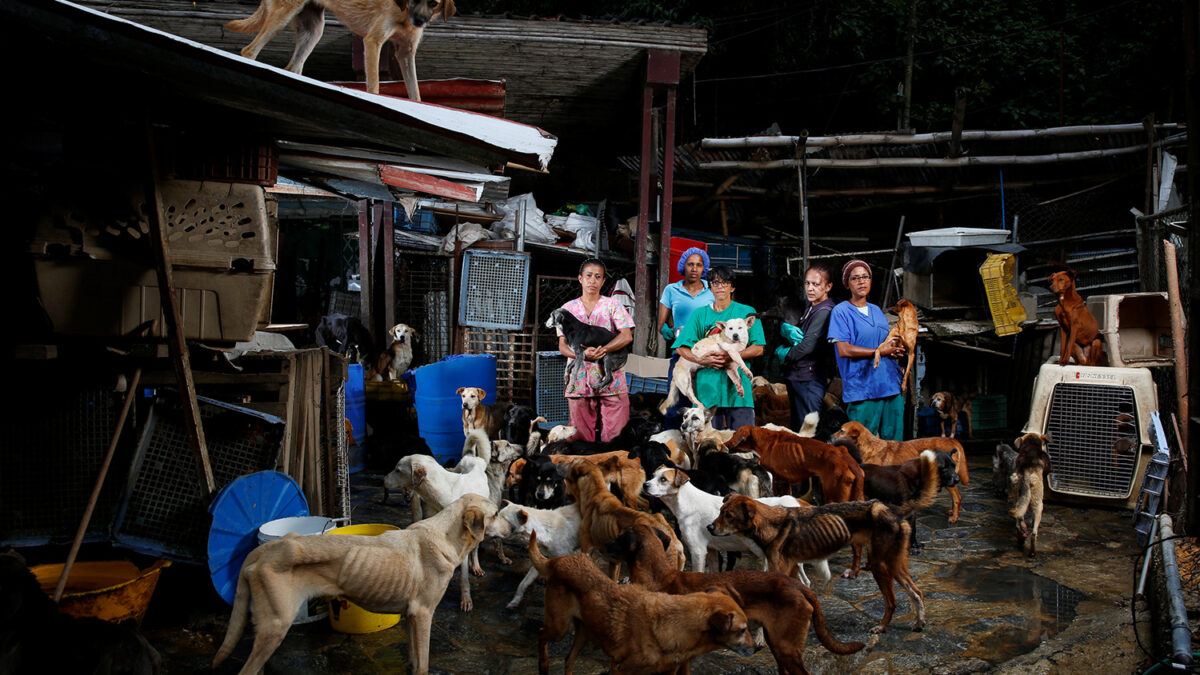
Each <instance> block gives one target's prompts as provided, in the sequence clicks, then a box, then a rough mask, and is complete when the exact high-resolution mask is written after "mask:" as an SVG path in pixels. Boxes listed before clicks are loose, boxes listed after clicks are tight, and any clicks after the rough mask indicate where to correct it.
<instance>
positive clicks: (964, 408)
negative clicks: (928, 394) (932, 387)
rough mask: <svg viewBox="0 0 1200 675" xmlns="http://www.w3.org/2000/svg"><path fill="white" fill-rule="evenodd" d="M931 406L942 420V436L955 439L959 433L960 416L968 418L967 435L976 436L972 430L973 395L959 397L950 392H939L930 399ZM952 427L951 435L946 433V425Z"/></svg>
mask: <svg viewBox="0 0 1200 675" xmlns="http://www.w3.org/2000/svg"><path fill="white" fill-rule="evenodd" d="M929 405H930V406H932V407H933V411H934V412H936V413H937V416H938V419H939V420H941V426H942V436H943V437H945V436H949V437H950V438H954V435H955V433H956V432H957V431H958V418H959V415H960V414H965V415H966V416H967V435H968V436H974V435H975V431H974V430H973V429H971V395H970V394H968V395H966V396H958V395H956V394H954V393H951V392H948V391H939V392H938V393H936V394H934V395H933V398H931V399H929ZM947 424H949V425H950V433H949V434H947V433H946V425H947Z"/></svg>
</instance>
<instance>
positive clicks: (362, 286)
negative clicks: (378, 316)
mask: <svg viewBox="0 0 1200 675" xmlns="http://www.w3.org/2000/svg"><path fill="white" fill-rule="evenodd" d="M374 250H375V247H374V246H372V245H371V202H370V200H367V199H360V200H359V202H358V287H359V293H358V318H359V319H361V320H362V321H364V322H366V321H370V317H371V272H372V271H373V270H374V268H375V266H374V265H373V264H372V262H373V261H372V260H371V253H372V252H373V251H374ZM368 325H369V324H368Z"/></svg>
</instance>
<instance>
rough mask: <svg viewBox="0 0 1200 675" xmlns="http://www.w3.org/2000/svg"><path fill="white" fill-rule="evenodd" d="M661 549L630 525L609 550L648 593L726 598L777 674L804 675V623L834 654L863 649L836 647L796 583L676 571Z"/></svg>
mask: <svg viewBox="0 0 1200 675" xmlns="http://www.w3.org/2000/svg"><path fill="white" fill-rule="evenodd" d="M663 546H664V542H663V541H662V535H661V534H660V533H658V532H656V531H655V530H651V529H649V528H647V527H644V526H642V525H635V526H634V527H633V529H632V530H629V531H628V532H625V533H624V534H622V535H621V536H620V537H619V538H617V539H616V540H615V541H614V542H613V543H612V544H611V545H610V546H609V550H610V551H612V552H614V553H619V554H620V555H622V556H623V557H624V559H625V562H627V563H629V568H630V581H631V582H632V583H634V584H639V585H641V586H645V587H646V588H647V589H649V590H652V591H662V592H666V593H671V594H675V595H680V594H683V593H700V592H705V591H711V590H713V589H715V590H718V591H721V592H724V593H726V594H728V595H729V596H730V597H731V598H733V599H734V601H736V602H737V604H738V606H739V607H741V608H742V611H744V612H746V618H747V619H749V620H750V622H751V625H752V626H753V625H755V624H757V625H759V626H762V627H763V628H765V629H766V638H767V645H768V646H770V648H771V654H772V655H774V656H775V662H776V663H777V664H778V665H779V672H780V673H783V674H785V675H792V674H794V673H803V674H806V673H808V669H807V668H805V667H804V643H805V642H807V641H808V625H809V622H810V620H811V622H812V627H813V632H814V633H816V635H817V639H818V640H820V641H821V644H822V645H824V646H825V648H826V649H828V650H829V651H831V652H833V653H834V654H853V653H854V652H856V651H858V650H860V649H862V648H863V643H861V642H848V643H842V642H838V641H837V639H836V638H834V637H833V636H832V635H830V633H829V630H828V628H826V626H825V614H824V613H823V612H821V603H820V601H819V600H817V594H816V593H813V592H812V589H810V588H809V587H808V586H805V585H804V584H802V583H800V581H799V580H797V579H794V578H789V577H784V576H782V575H779V574H775V573H773V572H759V571H751V570H731V571H728V572H719V573H716V574H704V573H701V572H680V571H678V570H675V569H673V568H672V567H671V565H670V564H669V563H668V562H667V557H666V553H665V551H664V550H663ZM613 549H620V550H619V551H613Z"/></svg>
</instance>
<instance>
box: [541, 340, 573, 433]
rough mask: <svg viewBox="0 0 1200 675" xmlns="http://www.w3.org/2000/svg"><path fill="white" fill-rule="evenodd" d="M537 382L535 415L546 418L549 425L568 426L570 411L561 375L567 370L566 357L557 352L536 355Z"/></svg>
mask: <svg viewBox="0 0 1200 675" xmlns="http://www.w3.org/2000/svg"><path fill="white" fill-rule="evenodd" d="M535 368H536V371H537V380H536V383H535V385H534V398H536V399H537V400H536V401H535V405H536V406H537V413H538V414H539V415H541V416H542V417H545V418H546V422H547V423H548V424H550V425H555V424H570V420H571V411H570V409H569V408H568V407H567V397H566V396H563V392H564V391H565V390H566V385H564V384H563V373H565V372H566V370H567V357H565V356H563V355H562V354H561V353H559V352H558V350H555V351H546V352H538V353H537V363H536V366H535Z"/></svg>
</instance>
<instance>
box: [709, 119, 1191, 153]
mask: <svg viewBox="0 0 1200 675" xmlns="http://www.w3.org/2000/svg"><path fill="white" fill-rule="evenodd" d="M1155 128H1157V129H1178V128H1180V125H1179V124H1177V123H1167V124H1157V125H1155ZM1139 131H1145V127H1143V126H1142V124H1141V122H1135V123H1133V124H1089V125H1083V126H1067V127H1050V128H1046V129H1016V130H1006V131H982V130H979V131H962V132H961V134H960V136H959V138H960V140H963V141H1012V140H1019V139H1024V138H1044V137H1047V136H1090V135H1094V134H1128V133H1135V132H1139ZM798 138H799V137H797V136H746V137H742V138H705V139H704V140H703V141H701V147H703V148H705V149H706V150H707V149H717V148H721V149H733V148H772V147H789V146H792V145H795V144H796V141H797V139H798ZM953 138H954V132H953V131H937V132H933V133H928V134H845V135H841V136H810V137H809V139H808V145H810V146H812V147H835V146H839V145H915V144H918V143H943V142H947V141H951V140H953Z"/></svg>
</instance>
